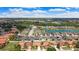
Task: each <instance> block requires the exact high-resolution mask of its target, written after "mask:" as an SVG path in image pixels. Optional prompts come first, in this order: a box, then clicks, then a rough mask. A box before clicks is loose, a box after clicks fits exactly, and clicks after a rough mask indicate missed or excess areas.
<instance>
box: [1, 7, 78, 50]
mask: <svg viewBox="0 0 79 59" xmlns="http://www.w3.org/2000/svg"><path fill="white" fill-rule="evenodd" d="M78 9H79V8H78ZM78 9H77V8H66V7H59V8H58V7H41V8H35V9H34V8H22V7H6V8H5V7H3V8H0V13H1V15H0V51H79V16H78V13H76V14H77V15H76V14H75V11H76V12H79V10H78ZM71 12H73V13H74V14H73V15H72V14H71Z"/></svg>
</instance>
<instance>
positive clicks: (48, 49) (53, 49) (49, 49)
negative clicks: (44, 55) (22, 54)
mask: <svg viewBox="0 0 79 59" xmlns="http://www.w3.org/2000/svg"><path fill="white" fill-rule="evenodd" d="M47 51H56V49H55V48H54V47H48V48H47Z"/></svg>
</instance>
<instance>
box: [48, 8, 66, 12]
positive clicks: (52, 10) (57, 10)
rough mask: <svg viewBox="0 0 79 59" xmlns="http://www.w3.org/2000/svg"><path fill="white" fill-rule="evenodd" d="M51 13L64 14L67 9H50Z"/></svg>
mask: <svg viewBox="0 0 79 59" xmlns="http://www.w3.org/2000/svg"><path fill="white" fill-rule="evenodd" d="M49 11H50V12H64V11H66V10H65V9H60V8H58V9H49Z"/></svg>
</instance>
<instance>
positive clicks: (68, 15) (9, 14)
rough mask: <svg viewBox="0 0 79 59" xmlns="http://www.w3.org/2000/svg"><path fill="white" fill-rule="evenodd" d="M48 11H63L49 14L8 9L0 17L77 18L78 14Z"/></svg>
mask: <svg viewBox="0 0 79 59" xmlns="http://www.w3.org/2000/svg"><path fill="white" fill-rule="evenodd" d="M50 11H65V12H64V13H59V14H53V12H51V14H50V13H49V10H48V11H45V10H32V11H28V10H23V9H22V8H10V9H9V11H7V12H3V13H1V14H0V17H37V18H38V17H44V18H45V17H51V18H54V17H55V18H64V17H65V18H79V12H67V11H66V10H65V9H54V10H52V9H50Z"/></svg>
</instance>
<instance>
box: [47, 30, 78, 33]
mask: <svg viewBox="0 0 79 59" xmlns="http://www.w3.org/2000/svg"><path fill="white" fill-rule="evenodd" d="M46 32H48V33H54V32H79V30H67V29H63V30H49V29H46Z"/></svg>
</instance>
